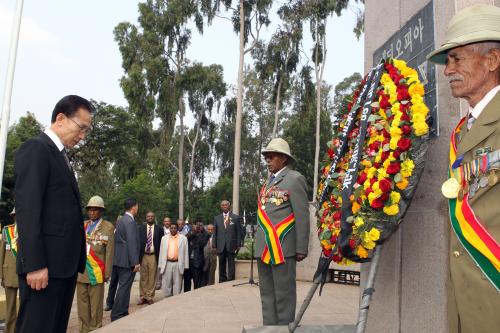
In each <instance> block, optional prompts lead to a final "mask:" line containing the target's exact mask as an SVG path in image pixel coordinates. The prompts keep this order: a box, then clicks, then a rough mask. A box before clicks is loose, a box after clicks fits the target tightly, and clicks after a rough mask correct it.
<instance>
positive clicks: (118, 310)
mask: <svg viewBox="0 0 500 333" xmlns="http://www.w3.org/2000/svg"><path fill="white" fill-rule="evenodd" d="M113 269H116V271H117V274H118V290H117V291H116V296H115V303H114V304H113V309H112V310H111V321H115V320H117V319H120V318H122V317H125V316H127V315H128V306H129V304H130V290H131V289H132V283H133V282H134V277H135V272H134V271H133V268H132V267H131V268H124V267H118V266H113Z"/></svg>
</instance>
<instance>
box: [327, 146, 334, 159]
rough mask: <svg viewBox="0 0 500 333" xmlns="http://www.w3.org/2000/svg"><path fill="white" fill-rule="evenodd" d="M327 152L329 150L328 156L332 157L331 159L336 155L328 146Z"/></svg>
mask: <svg viewBox="0 0 500 333" xmlns="http://www.w3.org/2000/svg"><path fill="white" fill-rule="evenodd" d="M327 152H328V156H329V157H330V159H332V158H333V155H334V152H333V150H332V149H330V148H328V150H327Z"/></svg>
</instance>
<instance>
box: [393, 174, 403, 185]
mask: <svg viewBox="0 0 500 333" xmlns="http://www.w3.org/2000/svg"><path fill="white" fill-rule="evenodd" d="M402 180H403V176H402V175H401V174H400V173H397V174H396V175H395V176H394V182H396V183H399V182H400V181H402Z"/></svg>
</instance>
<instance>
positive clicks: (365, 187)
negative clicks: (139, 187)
mask: <svg viewBox="0 0 500 333" xmlns="http://www.w3.org/2000/svg"><path fill="white" fill-rule="evenodd" d="M371 185H372V184H371V183H370V180H369V179H367V180H365V182H364V183H363V189H364V190H365V191H366V190H367V189H368V188H369V187H370V186H371Z"/></svg>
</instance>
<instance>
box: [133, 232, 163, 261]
mask: <svg viewBox="0 0 500 333" xmlns="http://www.w3.org/2000/svg"><path fill="white" fill-rule="evenodd" d="M154 226H155V228H154V231H153V246H154V247H155V257H156V262H158V257H159V255H160V245H161V238H162V237H163V226H159V225H157V224H155V225H154ZM139 239H140V241H141V261H142V257H143V256H144V253H145V252H146V242H147V239H148V224H147V223H144V224H142V225H141V226H140V227H139Z"/></svg>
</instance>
